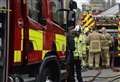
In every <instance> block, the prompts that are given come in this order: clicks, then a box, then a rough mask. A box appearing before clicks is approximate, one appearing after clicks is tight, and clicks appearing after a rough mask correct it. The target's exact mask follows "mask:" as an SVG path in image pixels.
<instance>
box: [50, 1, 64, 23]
mask: <svg viewBox="0 0 120 82" xmlns="http://www.w3.org/2000/svg"><path fill="white" fill-rule="evenodd" d="M61 4H62V0H50V6H51V7H50V8H52V10H51V12H52V20H53V21H55V22H56V23H58V24H59V25H62V24H63V12H58V10H59V9H62V5H61Z"/></svg>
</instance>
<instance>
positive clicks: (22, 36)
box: [21, 28, 24, 51]
mask: <svg viewBox="0 0 120 82" xmlns="http://www.w3.org/2000/svg"><path fill="white" fill-rule="evenodd" d="M23 38H24V35H23V28H22V29H21V51H23Z"/></svg>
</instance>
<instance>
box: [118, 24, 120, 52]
mask: <svg viewBox="0 0 120 82" xmlns="http://www.w3.org/2000/svg"><path fill="white" fill-rule="evenodd" d="M118 32H120V22H119V26H118ZM118 38H120V34H119V33H118ZM118 50H120V40H119V39H118Z"/></svg>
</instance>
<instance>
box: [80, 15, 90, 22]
mask: <svg viewBox="0 0 120 82" xmlns="http://www.w3.org/2000/svg"><path fill="white" fill-rule="evenodd" d="M90 16H91V14H87V15H86V17H85V18H84V20H83V21H82V22H86V21H87V20H88V19H89V17H90Z"/></svg>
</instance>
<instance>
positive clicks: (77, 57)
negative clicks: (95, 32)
mask: <svg viewBox="0 0 120 82" xmlns="http://www.w3.org/2000/svg"><path fill="white" fill-rule="evenodd" d="M80 33H81V30H80V29H79V31H78V30H76V31H75V38H74V41H75V51H74V66H75V68H74V70H75V71H76V74H77V80H78V82H83V79H82V75H81V64H82V50H81V49H82V47H81V44H83V43H82V40H81V36H80Z"/></svg>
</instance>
